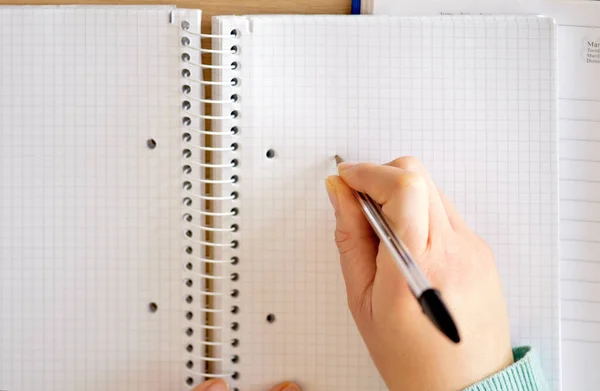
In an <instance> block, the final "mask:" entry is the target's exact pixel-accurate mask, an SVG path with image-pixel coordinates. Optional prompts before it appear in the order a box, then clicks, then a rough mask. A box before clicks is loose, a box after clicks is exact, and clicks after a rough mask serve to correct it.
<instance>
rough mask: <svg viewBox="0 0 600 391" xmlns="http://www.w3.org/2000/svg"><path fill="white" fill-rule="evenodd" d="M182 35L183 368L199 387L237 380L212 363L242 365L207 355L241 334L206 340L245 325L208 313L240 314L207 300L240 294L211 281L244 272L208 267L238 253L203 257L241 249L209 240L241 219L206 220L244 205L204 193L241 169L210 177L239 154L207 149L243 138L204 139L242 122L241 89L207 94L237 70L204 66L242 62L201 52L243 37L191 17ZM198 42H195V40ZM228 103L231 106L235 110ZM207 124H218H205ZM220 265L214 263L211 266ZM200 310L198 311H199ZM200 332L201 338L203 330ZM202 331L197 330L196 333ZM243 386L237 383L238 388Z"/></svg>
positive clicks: (231, 81) (233, 45)
mask: <svg viewBox="0 0 600 391" xmlns="http://www.w3.org/2000/svg"><path fill="white" fill-rule="evenodd" d="M179 28H180V35H181V40H180V43H181V53H180V56H181V57H180V58H181V64H182V69H181V80H182V85H181V97H182V100H181V108H180V110H181V113H182V116H181V129H182V133H181V140H182V152H181V154H182V175H183V178H182V194H183V195H182V209H183V214H182V221H183V226H184V228H183V233H182V234H183V238H184V240H185V247H184V253H185V262H184V265H183V270H184V274H185V276H186V278H185V279H184V286H185V289H184V290H185V297H184V300H185V303H186V308H187V310H186V311H185V318H186V319H187V321H188V326H187V327H186V328H185V329H184V333H185V336H186V338H187V339H188V340H187V342H186V345H185V350H186V351H187V353H188V359H187V361H186V362H185V366H186V368H187V371H188V375H187V378H186V379H185V382H186V384H187V385H188V386H190V388H191V387H193V386H195V385H196V384H198V383H199V382H201V381H203V380H207V379H212V378H224V379H228V380H233V381H235V380H238V379H239V376H240V375H239V372H237V371H235V370H232V371H224V370H223V371H221V372H215V371H210V370H208V367H207V366H206V364H207V363H229V364H233V365H234V364H237V363H238V362H239V356H238V355H235V354H231V355H230V356H228V357H226V356H214V355H211V354H208V353H209V352H210V350H208V349H210V348H222V347H230V348H235V347H237V346H238V345H239V343H240V342H239V339H237V338H232V339H228V340H222V341H219V340H213V339H210V340H207V339H206V338H207V334H206V332H211V331H215V332H218V331H223V330H231V331H233V332H235V331H237V330H238V329H239V323H238V322H236V321H232V322H230V323H229V324H228V325H226V324H219V325H214V324H209V323H208V322H207V321H206V320H207V318H206V316H209V315H211V314H228V316H235V315H236V314H237V313H238V312H239V306H237V305H233V306H229V307H224V308H218V306H207V300H208V299H211V298H213V299H214V298H222V297H227V298H230V299H231V300H235V299H236V298H237V297H238V296H239V290H238V289H230V290H229V292H228V291H227V290H225V291H223V292H218V291H214V290H211V289H207V288H205V287H206V285H208V284H211V283H212V282H218V281H230V282H235V281H237V280H238V278H239V275H238V273H234V272H232V273H229V274H221V275H219V274H217V273H209V272H208V271H207V270H209V269H207V267H211V266H212V267H215V266H219V265H223V266H227V267H229V266H235V265H236V264H237V263H238V262H239V258H238V257H236V256H233V257H231V258H230V259H216V258H211V257H209V256H207V255H205V250H206V249H207V248H208V249H211V248H212V249H220V248H224V249H235V248H237V247H238V241H237V240H235V239H233V240H231V241H221V242H219V241H217V240H215V239H214V238H211V236H210V235H219V234H224V233H227V234H234V233H235V232H236V231H238V229H239V227H238V225H237V224H231V225H230V226H227V227H225V226H209V225H208V224H207V223H206V221H205V219H206V218H216V219H219V218H233V217H234V216H237V214H238V209H237V208H236V207H231V208H230V209H229V210H228V211H223V208H219V207H218V206H219V203H222V202H233V201H234V200H237V198H238V193H237V192H236V191H231V192H228V193H229V194H217V195H215V194H209V193H208V192H206V186H207V185H218V186H230V185H232V184H235V183H237V182H238V176H237V175H231V176H229V177H225V178H207V176H206V175H205V170H206V169H233V168H236V167H237V166H238V160H237V159H235V158H234V159H232V160H231V161H230V162H228V163H226V162H225V163H215V162H212V161H210V162H209V161H207V159H206V158H205V153H227V154H231V153H234V152H235V151H236V150H237V149H238V145H237V143H234V142H232V143H231V144H230V145H225V146H222V145H221V144H222V143H214V145H215V146H207V145H205V143H204V137H206V136H210V137H213V139H214V138H215V137H216V138H221V140H224V139H225V138H226V137H229V136H235V135H236V134H237V133H238V132H239V128H238V126H236V125H235V120H236V118H238V116H239V115H240V113H239V110H235V109H230V105H233V104H235V103H237V102H238V101H239V99H240V98H239V95H238V93H237V92H234V93H232V94H231V95H230V97H229V99H207V98H205V89H206V88H208V87H211V86H222V87H231V88H237V87H238V86H239V79H238V78H237V77H235V76H234V75H233V74H232V76H231V77H226V78H225V77H223V78H222V79H223V80H214V81H209V80H204V79H203V77H202V76H203V73H202V72H203V70H205V69H208V70H211V71H218V72H221V74H222V75H223V74H227V72H233V71H236V70H237V69H239V67H240V63H239V61H236V60H235V59H234V60H232V61H231V62H230V63H229V64H226V65H218V64H204V63H202V58H201V55H202V54H203V53H208V54H211V55H215V54H216V55H227V54H229V55H236V54H237V53H238V52H239V46H238V42H239V36H240V33H239V31H238V30H232V31H231V32H230V34H226V35H218V34H202V33H201V32H200V26H197V31H194V30H196V29H195V28H194V29H192V23H191V22H190V21H188V20H183V21H181V23H180V26H179ZM203 39H211V40H213V43H214V42H221V43H225V42H226V43H227V45H223V46H228V47H229V49H226V50H225V49H208V48H204V47H202V46H203V45H202V40H203ZM195 44H197V46H195ZM205 107H211V108H213V109H215V108H218V109H220V110H212V113H214V112H215V111H217V112H220V114H218V115H215V114H211V115H208V114H206V113H205V110H203V108H205ZM229 109H230V110H229ZM221 121H233V122H232V126H231V127H230V128H229V130H227V131H223V130H216V129H218V127H217V126H215V124H218V123H219V122H221ZM207 122H210V123H211V124H212V125H213V126H212V127H211V129H215V130H207V128H208V127H207V126H205V125H206V124H207ZM207 202H209V203H211V205H213V206H216V207H214V208H210V207H209V208H206V203H207ZM213 270H214V269H213ZM194 312H197V313H198V314H195V313H194ZM196 331H197V334H200V335H201V336H200V337H198V336H197V334H196ZM195 334H196V335H195ZM232 390H233V391H237V389H236V388H233V389H232Z"/></svg>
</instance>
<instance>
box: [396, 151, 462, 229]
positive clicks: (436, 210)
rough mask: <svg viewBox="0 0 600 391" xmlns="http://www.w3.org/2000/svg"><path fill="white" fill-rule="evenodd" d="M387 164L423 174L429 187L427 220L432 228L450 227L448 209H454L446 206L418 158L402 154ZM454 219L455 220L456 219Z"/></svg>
mask: <svg viewBox="0 0 600 391" xmlns="http://www.w3.org/2000/svg"><path fill="white" fill-rule="evenodd" d="M387 165H389V166H392V167H398V168H402V169H404V170H409V171H414V172H418V173H419V174H421V175H423V178H424V179H425V182H426V183H427V187H428V189H429V221H430V224H431V228H432V230H433V231H435V230H439V229H442V230H443V229H447V228H450V227H452V225H451V218H450V216H449V214H448V211H449V209H450V211H451V212H452V211H454V208H446V205H445V203H444V200H443V199H442V196H441V194H440V191H439V189H438V187H437V186H436V185H435V183H434V182H433V180H432V179H431V175H430V174H429V171H427V168H425V166H424V165H423V163H421V161H420V160H419V159H417V158H415V157H412V156H403V157H400V158H398V159H394V160H393V161H391V162H390V163H387ZM446 203H447V204H449V206H452V205H451V204H450V203H449V201H448V200H446ZM454 220H455V221H456V219H454Z"/></svg>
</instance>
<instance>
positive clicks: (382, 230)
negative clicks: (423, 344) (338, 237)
mask: <svg viewBox="0 0 600 391" xmlns="http://www.w3.org/2000/svg"><path fill="white" fill-rule="evenodd" d="M335 161H336V163H337V164H338V165H339V164H340V163H342V162H343V161H344V159H342V158H341V157H340V156H339V155H335ZM352 192H353V194H354V197H355V198H356V200H357V201H358V203H359V204H360V206H361V207H362V210H363V212H364V214H365V216H366V217H367V220H368V221H369V223H370V224H371V227H372V228H373V230H374V231H375V233H376V234H377V236H378V237H379V239H380V240H381V241H382V242H383V243H384V244H385V246H386V247H387V248H388V250H389V251H390V254H391V255H392V258H393V259H394V262H395V263H396V265H397V266H398V268H399V269H400V271H401V272H402V274H404V277H405V279H406V282H407V283H408V287H409V288H410V290H411V292H412V294H413V295H414V296H415V298H416V299H417V301H418V302H419V304H420V306H421V309H422V310H423V312H424V313H425V315H427V317H428V318H429V319H430V320H431V322H433V324H434V325H435V326H436V327H437V328H438V329H439V330H440V331H441V332H442V333H444V334H445V335H446V336H447V337H448V338H449V339H450V340H451V341H453V342H454V343H459V342H460V336H459V335H458V329H457V328H456V324H455V323H454V320H453V319H452V315H450V311H448V308H447V307H446V305H445V304H444V302H443V300H442V297H441V295H440V292H439V291H438V290H437V289H435V288H434V287H433V286H431V283H430V282H429V280H428V279H427V277H425V274H423V272H422V271H421V269H419V267H418V266H417V264H416V263H415V261H414V260H413V258H412V256H411V255H410V253H409V251H408V249H407V248H406V246H405V245H404V244H403V243H402V241H400V239H399V238H398V237H397V236H396V234H395V233H394V231H393V230H392V228H391V226H390V225H389V223H388V221H387V219H386V218H385V216H384V214H383V211H382V210H381V207H380V206H379V204H377V203H376V202H375V201H373V199H372V198H371V197H369V196H368V195H367V194H364V193H361V192H359V191H356V190H354V189H352Z"/></svg>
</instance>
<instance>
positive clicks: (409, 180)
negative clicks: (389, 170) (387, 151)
mask: <svg viewBox="0 0 600 391" xmlns="http://www.w3.org/2000/svg"><path fill="white" fill-rule="evenodd" d="M393 185H394V188H396V189H399V190H402V189H410V188H412V189H422V188H425V187H426V186H427V184H426V182H425V178H423V175H421V174H419V173H418V172H413V171H406V172H402V173H399V174H398V175H396V177H395V178H394V184H393Z"/></svg>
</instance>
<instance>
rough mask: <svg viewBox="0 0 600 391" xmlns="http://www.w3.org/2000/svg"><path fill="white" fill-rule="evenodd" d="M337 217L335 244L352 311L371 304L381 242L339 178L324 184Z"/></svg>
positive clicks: (333, 177) (346, 186) (332, 178)
mask: <svg viewBox="0 0 600 391" xmlns="http://www.w3.org/2000/svg"><path fill="white" fill-rule="evenodd" d="M325 185H326V187H327V193H328V195H329V199H330V201H331V204H332V205H333V208H334V210H335V216H336V228H335V242H336V244H337V247H338V251H339V253H340V264H341V267H342V274H343V276H344V281H345V283H346V294H347V296H348V306H349V307H350V310H351V311H352V312H355V311H359V310H361V309H363V308H364V306H365V305H370V293H369V292H370V287H371V286H372V284H373V279H374V278H375V271H376V265H375V258H376V256H377V245H378V242H379V241H378V239H377V237H376V236H375V233H374V232H373V230H372V229H371V226H370V225H369V222H368V221H367V220H366V218H365V217H364V215H363V212H362V210H361V208H360V206H359V204H358V202H357V201H356V199H355V198H354V195H353V194H352V190H351V189H350V188H349V187H348V185H346V183H345V182H344V181H343V180H342V179H341V178H340V177H338V176H335V175H334V176H330V177H328V178H327V180H326V181H325Z"/></svg>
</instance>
